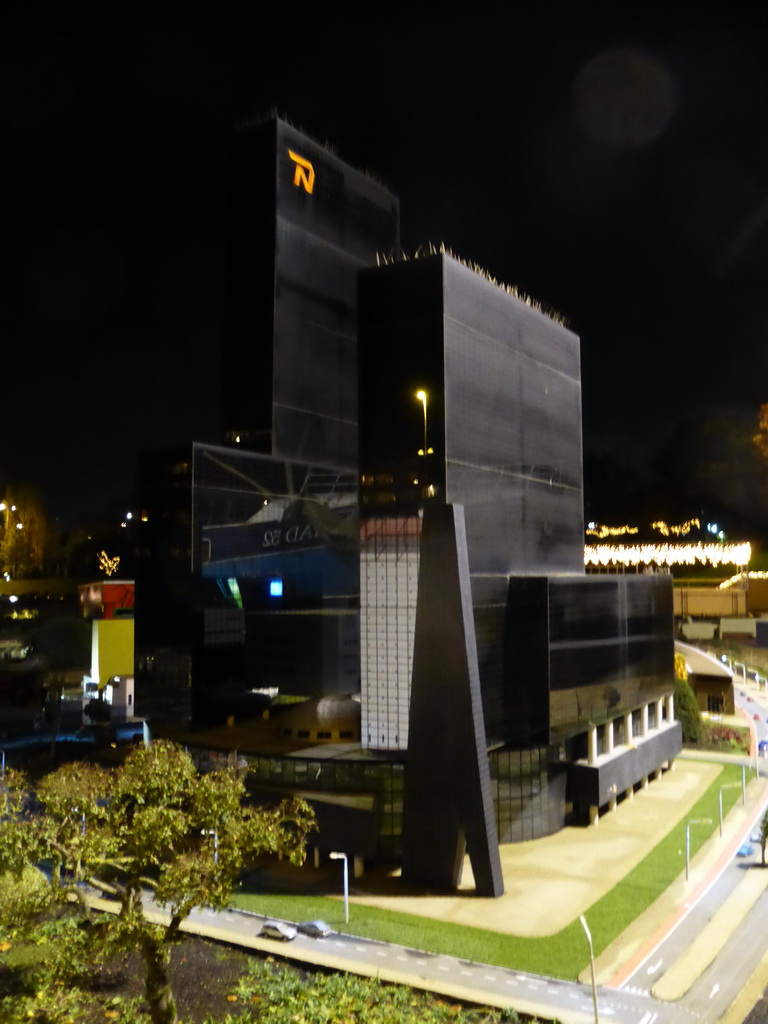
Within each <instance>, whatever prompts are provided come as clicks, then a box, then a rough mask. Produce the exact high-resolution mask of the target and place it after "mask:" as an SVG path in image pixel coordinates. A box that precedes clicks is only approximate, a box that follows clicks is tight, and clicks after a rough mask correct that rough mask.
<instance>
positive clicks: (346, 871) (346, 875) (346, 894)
mask: <svg viewBox="0 0 768 1024" xmlns="http://www.w3.org/2000/svg"><path fill="white" fill-rule="evenodd" d="M329 857H330V858H331V860H343V861H344V924H347V923H348V921H349V861H348V859H347V855H346V853H336V852H335V851H334V852H333V853H331V854H329Z"/></svg>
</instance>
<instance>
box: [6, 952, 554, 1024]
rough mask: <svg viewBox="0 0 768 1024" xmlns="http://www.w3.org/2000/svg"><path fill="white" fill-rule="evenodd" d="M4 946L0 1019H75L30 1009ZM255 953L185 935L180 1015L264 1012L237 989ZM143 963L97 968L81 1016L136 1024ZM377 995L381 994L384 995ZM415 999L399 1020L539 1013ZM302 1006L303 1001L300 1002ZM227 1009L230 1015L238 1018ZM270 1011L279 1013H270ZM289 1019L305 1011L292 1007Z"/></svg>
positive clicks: (89, 1023)
mask: <svg viewBox="0 0 768 1024" xmlns="http://www.w3.org/2000/svg"><path fill="white" fill-rule="evenodd" d="M3 946H4V944H3V943H0V1021H3V1022H4V1024H5V1022H6V1021H8V1022H9V1024H20V1022H23V1024H27V1022H28V1021H29V1022H31V1024H54V1022H56V1024H59V1021H61V1020H67V1021H68V1022H69V1021H71V1022H72V1024H75V1019H74V1018H73V1017H72V1016H71V1015H70V1013H69V1012H67V1013H66V1014H64V1015H63V1016H62V1014H61V1010H60V1008H58V1009H54V1000H53V999H52V1000H51V1002H50V1004H48V1005H46V1003H47V1001H46V999H45V998H43V999H42V1000H38V1001H37V1002H36V1003H35V1007H34V1009H33V1010H32V1011H31V1012H30V1011H29V1005H30V1004H29V1003H25V1002H24V999H25V992H26V993H27V994H28V993H29V992H30V991H31V989H30V986H29V979H27V983H26V984H25V980H24V977H23V974H22V973H20V972H19V971H18V970H13V969H11V968H10V967H9V966H8V964H7V963H5V962H4V961H5V960H6V957H5V955H4V953H5V952H6V950H4V948H3ZM254 959H262V958H260V957H259V956H258V954H254V953H246V952H244V951H242V950H239V949H237V948H234V947H229V946H226V945H224V944H220V943H215V942H210V941H208V940H206V939H202V938H199V937H197V936H192V935H187V936H185V937H184V939H183V940H182V942H181V943H180V944H179V945H178V946H176V947H175V948H174V949H173V951H172V954H171V965H170V977H171V985H172V988H173V991H174V995H175V997H176V1003H177V1011H178V1020H179V1021H180V1022H182V1021H183V1022H184V1024H206V1022H214V1021H215V1022H218V1021H225V1020H226V1019H231V1018H235V1019H236V1018H237V1017H238V1016H239V1015H240V1014H242V1013H244V1012H245V1011H246V1010H250V1011H251V1012H253V1011H257V1012H258V1004H259V1003H260V1002H261V998H260V997H259V996H258V995H253V994H252V995H251V996H250V998H247V997H244V996H243V995H242V994H239V993H238V991H237V990H238V982H239V981H240V979H242V978H244V977H245V976H246V975H247V974H248V969H249V966H251V965H252V963H253V961H254ZM266 959H267V960H268V961H271V962H272V963H273V965H274V967H278V969H281V970H286V971H290V972H292V973H293V974H295V975H296V976H298V977H299V978H301V979H302V982H303V983H305V984H306V986H307V990H308V991H309V990H310V989H312V988H313V987H316V984H317V982H316V981H315V986H313V980H314V979H315V978H316V977H317V975H316V974H315V973H314V972H311V971H306V970H304V969H300V968H298V967H296V966H293V965H291V964H290V963H288V962H286V963H281V964H280V965H279V966H278V964H276V963H275V958H272V957H266ZM142 966H143V965H142V963H141V961H140V959H139V957H138V956H136V955H127V954H121V955H119V956H116V957H114V958H113V959H112V960H110V961H109V962H108V963H107V964H106V965H104V966H100V967H98V968H97V969H95V971H94V972H93V974H92V976H91V977H90V978H89V981H88V984H87V985H84V984H82V983H81V985H80V988H81V990H85V992H86V999H85V1000H84V1002H83V1003H81V1004H80V1005H79V1006H78V1009H77V1010H76V1011H75V1018H76V1021H77V1024H109V1022H111V1021H114V1022H115V1024H120V1021H125V1022H126V1024H128V1022H130V1021H133V1020H135V1016H134V1014H133V1013H132V1011H131V1010H130V1009H129V1006H128V1005H127V1004H126V1002H125V1000H128V999H132V998H133V997H138V998H139V999H141V997H143V994H144V982H143V974H142ZM387 987H388V986H387ZM259 988H260V986H258V985H257V990H258V989H259ZM251 991H252V992H253V991H254V990H253V989H252V990H251ZM6 997H10V1001H9V1002H8V1003H5V1004H3V1000H4V998H6ZM374 998H375V999H376V1001H378V997H374ZM299 999H300V1000H301V1004H300V1005H301V1006H303V999H304V997H303V996H302V995H299ZM408 1001H409V1002H410V1006H411V1007H413V1008H414V1009H412V1010H410V1011H409V1013H408V1016H407V1017H403V1016H402V1015H401V1014H402V1011H401V1013H400V1014H398V1013H397V1012H396V1011H393V1013H394V1016H393V1017H392V1020H393V1022H394V1021H398V1022H403V1021H405V1020H414V1021H416V1020H422V1019H428V1020H430V1021H433V1020H436V1019H438V1017H439V1019H440V1020H445V1019H450V1020H452V1019H457V1020H458V1019H459V1017H460V1019H461V1020H465V1021H467V1022H470V1021H471V1022H472V1024H475V1022H477V1021H493V1022H495V1024H500V1022H501V1021H502V1020H507V1021H518V1020H519V1021H520V1024H523V1022H525V1021H530V1020H531V1018H529V1017H527V1016H523V1015H521V1016H520V1017H518V1016H516V1015H515V1014H514V1013H512V1012H510V1013H509V1014H508V1015H506V1014H504V1013H503V1012H501V1011H498V1010H489V1009H488V1008H483V1007H473V1006H471V1005H470V1004H461V1005H457V1004H456V1003H455V1001H453V1000H452V1001H451V1003H452V1004H453V1005H450V1006H448V1005H447V1004H446V1003H445V1002H444V1001H443V1000H442V999H441V998H440V997H437V996H434V997H433V996H430V995H428V994H424V993H417V992H413V993H412V995H411V996H409V997H408ZM281 1005H282V1004H281ZM437 1007H441V1008H443V1010H444V1011H447V1012H443V1013H442V1014H439V1015H438V1017H433V1015H432V1012H430V1011H431V1010H434V1009H436V1008H437ZM294 1008H296V1007H295V1004H294ZM137 1009H139V1010H144V1011H145V1012H146V1009H147V1007H146V1004H144V1003H143V999H142V1000H141V1002H140V1003H139V1005H138V1006H137ZM462 1010H466V1011H468V1012H467V1015H466V1016H464V1015H463V1014H461V1011H462ZM326 1013H327V1011H326ZM227 1015H230V1018H228V1016H227ZM270 1019H274V1018H272V1017H270ZM286 1019H288V1020H298V1019H304V1018H303V1016H302V1017H301V1018H299V1017H298V1016H296V1015H293V1014H292V1013H289V1014H288V1016H287V1017H286ZM312 1019H315V1018H314V1017H313V1018H312ZM323 1019H325V1020H329V1021H336V1020H339V1021H347V1020H351V1019H354V1020H360V1019H364V1018H361V1017H359V1016H358V1015H356V1014H353V1015H352V1017H351V1018H350V1017H349V1016H348V1014H342V1015H341V1016H339V1017H336V1016H335V1015H334V1016H333V1017H332V1018H328V1017H327V1016H325V1015H324V1016H323ZM377 1019H378V1018H377ZM540 1024H547V1022H545V1021H541V1022H540Z"/></svg>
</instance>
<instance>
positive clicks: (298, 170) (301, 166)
mask: <svg viewBox="0 0 768 1024" xmlns="http://www.w3.org/2000/svg"><path fill="white" fill-rule="evenodd" d="M288 156H289V157H290V158H291V160H293V162H294V163H295V164H296V167H295V168H294V171H293V184H294V185H295V186H296V188H303V189H304V191H305V192H308V193H309V194H310V195H312V190H313V188H314V187H315V169H314V167H313V166H312V164H311V163H310V162H309V160H305V159H304V157H303V156H299V154H298V153H294V152H293V150H292V149H289V150H288Z"/></svg>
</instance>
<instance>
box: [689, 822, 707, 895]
mask: <svg viewBox="0 0 768 1024" xmlns="http://www.w3.org/2000/svg"><path fill="white" fill-rule="evenodd" d="M711 824H712V819H711V818H694V819H693V820H692V821H689V822H686V825H685V880H686V882H687V881H688V865H689V864H690V862H691V831H690V830H691V825H711Z"/></svg>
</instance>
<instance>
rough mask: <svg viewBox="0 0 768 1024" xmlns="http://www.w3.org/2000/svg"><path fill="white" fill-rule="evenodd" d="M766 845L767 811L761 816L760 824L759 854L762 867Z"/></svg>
mask: <svg viewBox="0 0 768 1024" xmlns="http://www.w3.org/2000/svg"><path fill="white" fill-rule="evenodd" d="M766 845H768V811H766V812H765V814H764V815H763V820H762V821H761V822H760V853H761V854H762V859H763V867H765V847H766Z"/></svg>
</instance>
